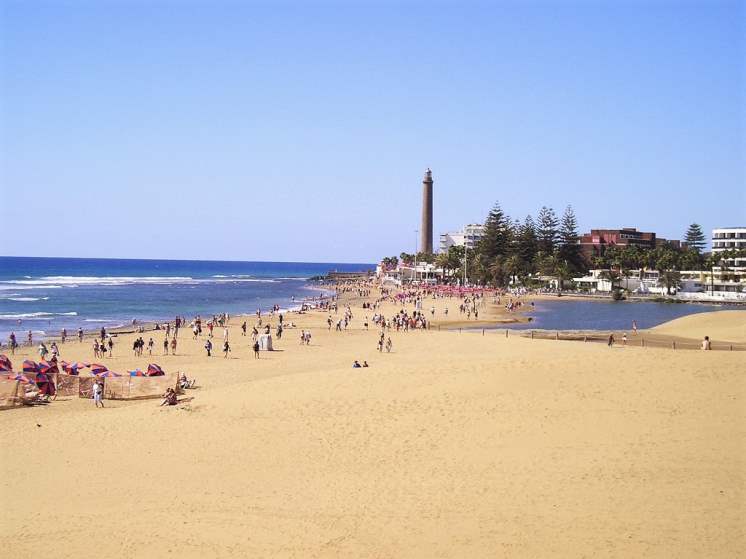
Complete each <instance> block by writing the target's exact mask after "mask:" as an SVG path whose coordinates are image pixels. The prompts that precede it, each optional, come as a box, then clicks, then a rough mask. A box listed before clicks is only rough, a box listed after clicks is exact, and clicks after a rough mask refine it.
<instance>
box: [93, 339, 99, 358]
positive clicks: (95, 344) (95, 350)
mask: <svg viewBox="0 0 746 559" xmlns="http://www.w3.org/2000/svg"><path fill="white" fill-rule="evenodd" d="M93 356H94V357H100V350H99V347H98V339H95V340H93Z"/></svg>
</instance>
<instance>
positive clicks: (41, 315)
mask: <svg viewBox="0 0 746 559" xmlns="http://www.w3.org/2000/svg"><path fill="white" fill-rule="evenodd" d="M55 316H78V313H76V312H74V311H73V312H28V313H10V314H0V320H18V319H23V320H50V319H52V318H54V317H55Z"/></svg>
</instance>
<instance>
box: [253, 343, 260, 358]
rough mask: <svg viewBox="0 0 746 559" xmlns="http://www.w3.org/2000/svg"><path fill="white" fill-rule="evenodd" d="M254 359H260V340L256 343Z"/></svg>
mask: <svg viewBox="0 0 746 559" xmlns="http://www.w3.org/2000/svg"><path fill="white" fill-rule="evenodd" d="M254 359H259V340H257V341H255V342H254Z"/></svg>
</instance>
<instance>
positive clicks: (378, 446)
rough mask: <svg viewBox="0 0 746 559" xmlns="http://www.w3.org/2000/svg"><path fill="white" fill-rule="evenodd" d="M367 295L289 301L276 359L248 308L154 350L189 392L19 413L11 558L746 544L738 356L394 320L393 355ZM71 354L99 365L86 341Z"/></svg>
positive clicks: (121, 348) (13, 451)
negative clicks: (349, 304)
mask: <svg viewBox="0 0 746 559" xmlns="http://www.w3.org/2000/svg"><path fill="white" fill-rule="evenodd" d="M436 306H437V307H438V314H439V315H440V314H442V310H441V306H442V303H440V302H436ZM449 306H450V307H451V309H450V310H451V313H452V314H451V317H453V315H455V314H457V312H455V310H456V308H457V305H456V306H455V307H454V304H453V302H451V303H450V305H449ZM410 308H411V307H410ZM353 310H354V313H355V319H354V321H353V324H352V326H351V329H350V330H349V331H347V332H343V333H338V332H334V331H332V332H327V330H326V325H325V324H324V321H325V319H326V316H327V315H326V314H325V313H316V312H313V313H309V314H305V315H288V316H287V319H288V320H290V321H294V322H295V323H296V324H297V325H298V328H296V329H288V330H286V332H285V334H284V336H283V338H282V340H279V341H275V347H276V348H277V349H279V350H280V351H277V352H273V353H269V354H268V353H262V356H261V357H262V358H261V359H259V360H254V359H253V357H252V356H251V350H250V348H249V345H250V340H251V338H250V337H245V338H244V337H242V336H240V330H239V328H238V324H240V319H238V320H236V319H234V320H233V321H232V328H231V342H232V346H233V351H232V353H231V354H230V358H229V359H223V357H222V353H221V352H220V346H221V345H222V332H221V333H220V334H218V335H216V343H215V346H216V347H215V349H216V352H215V353H216V354H217V355H216V356H214V357H212V358H209V359H208V358H207V357H206V356H205V352H204V350H203V348H202V346H203V344H204V339H201V340H198V341H193V340H192V339H191V333H190V332H188V331H185V330H183V331H182V333H181V334H180V338H179V349H178V353H179V355H177V356H175V357H173V356H168V357H161V356H157V357H155V356H154V357H153V358H152V359H150V361H152V362H155V363H159V364H161V365H162V366H163V367H164V368H165V369H166V370H167V371H172V370H175V369H180V370H184V371H185V372H186V373H187V374H188V375H189V376H190V377H191V376H195V377H196V378H197V381H198V382H197V383H198V385H199V388H198V389H196V390H191V391H188V393H187V394H186V396H187V397H189V398H192V399H191V400H190V401H186V402H184V403H182V404H180V405H179V406H176V407H170V408H159V407H158V405H157V404H158V402H157V401H154V400H146V401H137V402H116V401H107V402H106V405H107V408H106V409H104V410H100V409H95V408H94V406H93V402H91V401H86V400H80V399H76V398H71V399H68V400H67V401H61V400H58V401H56V402H54V403H52V404H51V405H49V406H45V407H41V406H39V407H33V408H24V409H18V410H11V411H5V412H0V413H1V414H2V422H0V443H1V444H2V446H1V448H2V450H1V451H0V452H2V456H1V457H0V458H1V459H0V500H1V501H2V503H3V507H2V516H1V518H0V544H1V545H2V548H3V549H4V554H5V555H6V556H8V557H14V558H20V557H38V556H39V555H41V554H51V555H52V556H53V557H60V558H65V557H78V556H90V555H94V554H96V555H100V556H104V557H166V556H180V557H202V558H206V557H303V558H306V557H356V558H357V557H379V558H389V557H390V558H401V557H422V558H435V557H456V558H464V557H665V558H668V557H677V558H686V557H692V558H695V557H696V558H701V557H736V556H738V555H739V554H740V553H742V551H743V549H745V548H746V537H745V535H744V524H743V518H744V517H745V516H746V492H745V491H744V489H745V485H746V479H745V477H746V406H744V398H745V397H746V366H745V365H744V355H745V354H744V353H743V352H725V351H723V352H715V351H713V352H701V351H671V350H666V349H652V348H647V349H642V348H631V347H627V348H622V347H615V348H611V349H610V348H607V347H605V346H604V345H602V344H583V343H575V342H554V341H551V340H530V339H527V338H522V337H520V336H518V335H515V336H510V337H509V338H505V336H504V332H502V331H501V332H500V333H499V334H498V333H496V332H488V333H487V334H486V335H484V336H483V335H482V334H481V333H477V332H470V333H467V332H464V333H461V334H459V333H458V332H453V331H450V332H448V331H434V330H431V331H428V332H421V331H419V332H408V333H403V332H400V333H397V332H392V333H391V338H392V340H393V351H392V353H390V354H386V353H384V354H379V353H378V352H377V351H376V340H377V332H376V331H375V330H374V329H371V331H369V332H365V331H363V330H362V317H363V316H364V315H365V314H366V313H367V314H372V313H370V312H369V311H363V310H362V309H359V308H357V309H353ZM392 310H393V307H392V306H388V308H386V309H385V311H384V312H385V313H386V314H387V315H390V314H391V312H392ZM423 310H425V312H427V311H428V310H429V305H428V303H427V302H426V304H425V308H424V309H423ZM715 314H722V316H717V317H715V318H713V319H712V322H711V323H708V324H707V325H706V326H707V327H706V332H705V331H701V332H700V331H698V327H697V326H695V325H690V324H687V325H686V326H683V327H682V331H681V332H678V331H676V329H677V328H678V327H676V326H675V325H672V326H671V327H670V328H671V329H672V331H669V332H667V333H668V334H672V335H682V333H684V334H686V335H687V336H690V337H692V338H695V339H701V337H702V336H703V335H705V334H706V333H708V334H709V335H710V336H712V337H715V336H716V334H715V331H716V330H715V326H717V327H718V328H723V330H722V331H723V332H725V331H730V330H729V329H730V328H735V331H736V332H737V331H738V322H739V321H740V316H738V315H733V314H723V313H715ZM339 316H341V311H340V315H339ZM707 316H708V315H697V317H689V318H697V319H699V320H705V319H706V318H707ZM436 318H437V317H436ZM441 318H442V317H441ZM452 319H453V320H456V318H452ZM684 320H685V319H684ZM676 322H678V321H676ZM250 324H251V322H250ZM741 324H742V322H741ZM308 327H310V328H311V330H312V333H313V338H312V344H311V346H309V347H303V346H301V345H300V343H299V336H300V328H308ZM718 331H720V330H718ZM216 332H218V331H217V330H216ZM156 334H158V336H159V337H155V338H154V339H155V341H156V347H157V348H159V349H160V344H161V342H162V337H160V336H162V333H160V332H157V333H156ZM149 335H150V333H146V335H145V340H146V341H147V339H148V336H149ZM132 339H133V336H132V335H127V336H122V337H121V338H120V339H118V340H117V345H116V346H115V350H114V355H115V357H114V358H111V359H108V358H107V359H106V363H107V364H108V365H109V367H110V368H111V369H113V370H120V371H124V370H126V369H127V368H133V367H134V366H140V367H143V366H145V365H147V363H148V361H149V359H148V358H147V357H143V358H139V359H138V358H134V357H132V355H131V354H132V351H131V349H130V348H131V346H132ZM61 349H62V357H63V358H65V359H68V360H72V359H86V360H90V359H91V357H92V356H91V350H90V343H89V342H88V341H86V343H84V344H82V345H79V344H78V343H77V341H75V342H68V343H67V344H65V345H64V346H62V347H61ZM157 353H160V351H158V352H157ZM26 355H30V353H29V351H28V350H26ZM23 358H24V356H23V355H20V356H19V355H18V354H17V355H16V356H15V358H14V359H13V361H14V363H18V364H20V362H21V361H22V359H23ZM354 359H358V360H360V362H362V361H363V360H367V361H368V362H369V363H370V368H368V369H353V368H351V365H352V362H353V360H354ZM739 550H740V551H739Z"/></svg>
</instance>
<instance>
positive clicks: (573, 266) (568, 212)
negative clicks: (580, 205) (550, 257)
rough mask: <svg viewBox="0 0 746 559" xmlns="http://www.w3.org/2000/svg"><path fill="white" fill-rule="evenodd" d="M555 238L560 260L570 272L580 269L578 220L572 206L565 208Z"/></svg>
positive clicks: (581, 262)
mask: <svg viewBox="0 0 746 559" xmlns="http://www.w3.org/2000/svg"><path fill="white" fill-rule="evenodd" d="M557 239H558V243H559V249H558V250H559V257H560V260H562V261H564V262H565V263H566V264H567V266H568V268H569V270H570V271H571V272H579V271H581V270H582V269H583V268H584V266H583V258H582V255H581V253H580V245H579V244H578V239H579V237H578V220H577V219H576V217H575V212H574V211H573V209H572V206H567V208H565V213H564V214H563V215H562V222H561V223H560V227H559V231H558V234H557Z"/></svg>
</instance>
